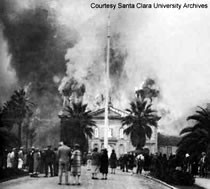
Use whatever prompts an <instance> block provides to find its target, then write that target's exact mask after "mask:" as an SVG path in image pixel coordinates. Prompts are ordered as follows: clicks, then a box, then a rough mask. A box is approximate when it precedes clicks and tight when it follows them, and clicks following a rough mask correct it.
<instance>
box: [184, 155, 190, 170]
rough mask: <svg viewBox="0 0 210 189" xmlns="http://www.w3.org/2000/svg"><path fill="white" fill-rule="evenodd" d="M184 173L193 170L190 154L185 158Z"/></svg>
mask: <svg viewBox="0 0 210 189" xmlns="http://www.w3.org/2000/svg"><path fill="white" fill-rule="evenodd" d="M183 171H184V172H188V173H190V172H191V168H190V155H189V154H185V158H184V161H183Z"/></svg>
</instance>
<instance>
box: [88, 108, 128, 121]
mask: <svg viewBox="0 0 210 189" xmlns="http://www.w3.org/2000/svg"><path fill="white" fill-rule="evenodd" d="M91 115H92V116H93V118H95V119H104V117H105V108H100V109H98V110H96V111H94V112H92V113H91ZM126 115H128V113H127V112H126V111H122V110H119V109H117V108H114V107H113V106H112V105H109V107H108V117H109V119H121V118H122V117H125V116H126Z"/></svg>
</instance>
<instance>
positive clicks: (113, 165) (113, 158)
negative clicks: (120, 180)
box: [109, 149, 117, 174]
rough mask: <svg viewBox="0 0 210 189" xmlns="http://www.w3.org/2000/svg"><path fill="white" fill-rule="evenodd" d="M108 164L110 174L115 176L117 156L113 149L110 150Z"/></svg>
mask: <svg viewBox="0 0 210 189" xmlns="http://www.w3.org/2000/svg"><path fill="white" fill-rule="evenodd" d="M109 162H110V168H111V174H115V169H116V167H117V155H116V153H115V151H114V149H113V150H112V153H111V156H110V159H109Z"/></svg>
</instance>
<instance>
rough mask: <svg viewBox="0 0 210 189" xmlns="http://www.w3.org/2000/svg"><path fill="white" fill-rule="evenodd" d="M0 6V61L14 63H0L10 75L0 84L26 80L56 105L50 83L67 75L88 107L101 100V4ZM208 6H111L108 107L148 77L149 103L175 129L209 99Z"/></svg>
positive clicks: (121, 103) (65, 1)
mask: <svg viewBox="0 0 210 189" xmlns="http://www.w3.org/2000/svg"><path fill="white" fill-rule="evenodd" d="M178 1H179V0H177V1H176V2H178ZM11 2H12V3H11ZM14 2H15V3H14ZM45 2H46V3H45ZM94 2H96V3H105V2H106V3H107V1H105V0H100V1H99V0H95V1H94ZM111 2H112V3H118V1H116V0H112V1H111ZM123 2H124V1H123ZM125 2H126V1H125ZM135 2H136V1H135V0H134V1H133V3H135ZM162 2H165V3H167V2H168V1H167V0H162ZM194 2H195V3H201V2H200V1H199V0H195V1H194ZM147 3H154V2H153V1H150V0H148V1H147ZM180 3H183V2H182V1H180ZM5 5H6V6H5ZM0 7H1V9H2V10H1V13H2V14H1V31H3V33H4V39H3V44H4V45H3V47H1V52H2V53H1V56H4V59H3V60H4V63H1V65H4V68H6V67H8V66H9V67H10V68H12V69H13V70H12V69H11V71H10V70H9V71H8V70H6V69H4V70H5V71H3V72H4V74H3V75H1V77H6V78H7V77H9V78H11V80H10V81H11V83H8V85H7V84H5V83H4V85H2V84H1V86H4V87H5V86H10V85H12V84H14V83H16V82H18V84H19V85H22V84H25V83H28V82H30V81H31V82H32V90H33V91H34V95H35V96H37V97H39V98H38V99H41V100H40V102H41V103H43V104H45V105H47V104H52V105H53V109H54V110H58V109H59V108H60V107H58V106H57V104H59V103H60V105H61V102H60V96H59V94H58V93H59V92H58V90H57V88H58V86H59V85H60V86H64V85H63V83H62V82H61V81H65V79H64V80H62V78H63V77H65V78H68V79H67V80H71V79H72V78H73V79H74V80H75V81H77V82H78V83H80V84H84V85H85V94H84V101H85V102H87V103H88V104H89V105H90V106H92V107H95V106H94V102H96V103H98V101H103V96H102V95H101V94H104V90H105V79H104V78H105V75H104V74H105V62H106V61H105V57H106V29H107V28H106V25H107V16H108V11H107V9H98V10H96V9H91V8H90V2H89V1H84V0H72V1H69V0H48V1H41V0H37V1H36V0H24V1H22V0H21V3H20V1H18V0H7V1H6V0H2V1H1V5H0ZM207 11H208V9H206V10H205V9H185V10H184V9H182V10H179V11H178V10H175V9H164V10H163V9H156V10H154V9H117V10H115V11H111V59H110V83H111V86H110V96H111V98H112V103H113V105H114V106H116V107H118V108H122V109H124V108H127V107H128V106H129V102H130V100H131V99H132V98H133V97H134V95H135V87H136V86H139V85H141V83H142V82H143V81H145V78H152V79H153V82H155V85H154V86H158V88H155V90H157V91H158V93H157V94H156V95H157V97H158V98H157V99H158V101H157V102H156V104H155V105H156V107H157V109H158V111H159V112H160V114H161V115H162V119H161V121H160V129H161V130H163V131H165V132H168V133H174V132H176V133H177V132H179V130H180V128H181V127H183V125H184V124H186V122H184V121H183V120H185V118H186V116H187V115H189V114H190V113H192V110H194V107H195V106H197V105H203V104H205V103H206V102H209V100H210V97H209V94H210V85H209V81H208V78H209V75H210V69H209V61H210V54H209V51H210V46H209V44H210V41H209V37H208V36H209V32H210V24H209V22H208V20H209V17H210V14H209V12H207ZM1 40H2V39H1ZM1 45H2V44H1ZM7 50H8V51H7ZM9 62H10V65H9ZM5 65H7V66H5ZM0 82H2V81H0ZM7 82H8V81H7ZM148 85H152V84H151V83H150V84H148ZM154 86H153V87H154ZM4 91H5V90H4ZM98 99H99V100H98ZM46 107H50V108H51V109H52V106H46ZM45 112H50V111H45ZM46 115H47V113H46Z"/></svg>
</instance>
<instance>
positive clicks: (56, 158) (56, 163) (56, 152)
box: [53, 148, 58, 176]
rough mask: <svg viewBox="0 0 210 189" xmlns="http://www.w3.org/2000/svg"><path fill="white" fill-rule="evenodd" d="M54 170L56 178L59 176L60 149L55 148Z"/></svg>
mask: <svg viewBox="0 0 210 189" xmlns="http://www.w3.org/2000/svg"><path fill="white" fill-rule="evenodd" d="M53 170H54V176H58V149H57V148H54V159H53Z"/></svg>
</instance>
